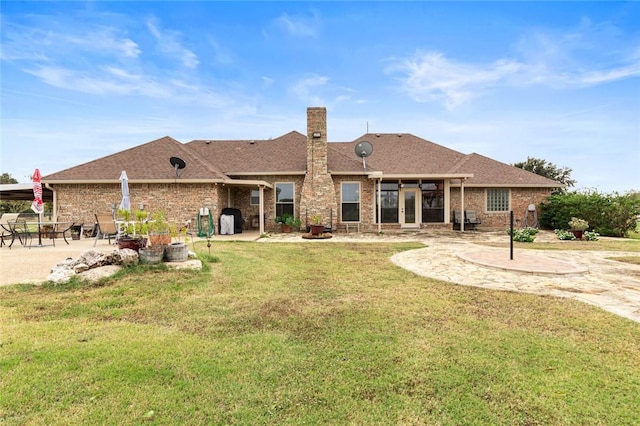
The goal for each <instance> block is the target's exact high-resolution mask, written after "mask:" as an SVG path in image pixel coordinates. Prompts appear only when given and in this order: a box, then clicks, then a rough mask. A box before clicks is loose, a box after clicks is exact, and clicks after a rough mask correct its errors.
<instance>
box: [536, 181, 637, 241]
mask: <svg viewBox="0 0 640 426" xmlns="http://www.w3.org/2000/svg"><path fill="white" fill-rule="evenodd" d="M638 215H640V197H637V196H635V195H634V194H633V193H628V194H626V195H620V194H618V193H613V194H601V193H599V192H597V191H584V192H567V193H557V194H552V195H551V196H550V197H549V199H548V201H547V202H544V203H542V204H541V205H540V215H539V220H540V225H541V226H543V227H545V228H548V229H568V228H569V221H570V220H571V218H572V217H580V218H582V219H584V220H585V221H587V222H588V223H589V225H590V228H591V229H592V230H594V231H596V232H598V233H599V234H600V235H608V236H612V237H626V236H628V234H629V231H631V230H633V229H635V227H636V224H637V222H638Z"/></svg>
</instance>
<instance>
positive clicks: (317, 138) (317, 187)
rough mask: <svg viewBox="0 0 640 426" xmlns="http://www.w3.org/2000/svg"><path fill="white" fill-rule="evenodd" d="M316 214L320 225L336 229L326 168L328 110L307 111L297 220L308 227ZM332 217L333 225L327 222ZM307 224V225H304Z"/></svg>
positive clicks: (334, 202) (335, 211) (333, 198)
mask: <svg viewBox="0 0 640 426" xmlns="http://www.w3.org/2000/svg"><path fill="white" fill-rule="evenodd" d="M315 215H318V216H320V217H321V218H322V223H323V224H325V225H331V226H333V227H336V226H337V224H338V203H337V199H336V191H335V187H334V185H333V179H332V178H331V175H330V174H329V173H328V168H327V109H326V108H324V107H312V108H307V171H306V174H305V177H304V183H303V184H302V192H301V194H300V219H301V220H302V223H303V224H311V217H312V216H315ZM331 218H333V224H330V223H329V220H330V219H331ZM305 221H307V222H308V223H305Z"/></svg>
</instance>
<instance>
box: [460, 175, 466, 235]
mask: <svg viewBox="0 0 640 426" xmlns="http://www.w3.org/2000/svg"><path fill="white" fill-rule="evenodd" d="M465 180H466V178H462V179H460V232H464V181H465Z"/></svg>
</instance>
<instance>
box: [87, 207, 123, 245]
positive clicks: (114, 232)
mask: <svg viewBox="0 0 640 426" xmlns="http://www.w3.org/2000/svg"><path fill="white" fill-rule="evenodd" d="M95 216H96V239H95V241H94V242H93V246H94V247H95V246H96V243H97V242H98V240H99V239H101V238H102V239H104V238H107V239H108V240H109V244H111V238H113V239H114V240H117V239H118V228H116V222H115V221H114V220H113V216H111V215H110V214H109V213H96V215H95Z"/></svg>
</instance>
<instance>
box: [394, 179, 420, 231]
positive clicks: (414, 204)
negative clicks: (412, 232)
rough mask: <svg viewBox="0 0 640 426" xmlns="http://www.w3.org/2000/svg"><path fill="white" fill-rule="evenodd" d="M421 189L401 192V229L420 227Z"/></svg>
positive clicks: (407, 189)
mask: <svg viewBox="0 0 640 426" xmlns="http://www.w3.org/2000/svg"><path fill="white" fill-rule="evenodd" d="M420 195H421V192H420V189H419V188H402V189H401V190H400V217H399V219H400V227H401V228H419V227H420V206H421V203H420Z"/></svg>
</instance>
